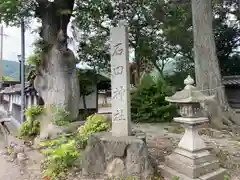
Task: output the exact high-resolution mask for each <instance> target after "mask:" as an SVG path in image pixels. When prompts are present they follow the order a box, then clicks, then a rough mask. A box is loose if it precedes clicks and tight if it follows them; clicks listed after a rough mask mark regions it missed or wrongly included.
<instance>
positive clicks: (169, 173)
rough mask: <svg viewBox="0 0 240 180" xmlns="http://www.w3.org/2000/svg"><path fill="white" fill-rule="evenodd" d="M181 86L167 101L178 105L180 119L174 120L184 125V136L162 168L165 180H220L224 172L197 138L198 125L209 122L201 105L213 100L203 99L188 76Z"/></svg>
mask: <svg viewBox="0 0 240 180" xmlns="http://www.w3.org/2000/svg"><path fill="white" fill-rule="evenodd" d="M184 84H185V85H186V86H185V88H184V89H183V90H182V91H178V92H176V93H175V94H174V95H173V96H171V97H166V101H168V102H171V103H176V104H177V105H179V107H180V108H179V114H180V115H181V117H176V118H174V121H176V122H179V123H181V124H183V126H184V128H185V133H184V135H183V137H182V139H181V141H180V142H179V144H178V147H177V148H176V149H175V150H174V151H173V153H172V154H171V155H169V156H167V157H166V158H165V163H164V164H163V165H161V170H162V175H163V177H164V178H165V179H168V180H171V179H172V178H174V177H178V178H179V180H223V179H224V173H225V169H222V168H220V167H219V162H218V160H217V159H216V157H215V156H214V155H212V154H211V153H210V152H209V151H208V149H207V147H206V145H205V143H204V141H203V140H202V138H201V136H200V135H199V134H198V129H199V127H200V125H202V124H204V123H206V122H208V118H207V117H204V115H203V113H202V112H203V110H202V108H201V103H202V102H203V101H205V100H207V99H212V98H214V96H205V95H204V94H203V93H202V92H201V91H199V90H198V89H197V88H196V87H194V86H193V84H194V80H193V79H192V78H191V77H190V76H188V77H187V78H186V79H185V80H184Z"/></svg>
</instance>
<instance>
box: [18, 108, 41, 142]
mask: <svg viewBox="0 0 240 180" xmlns="http://www.w3.org/2000/svg"><path fill="white" fill-rule="evenodd" d="M43 111H44V108H43V107H42V106H36V105H34V106H31V107H29V108H27V109H26V111H25V116H26V121H24V122H23V123H22V124H21V126H20V128H19V133H20V134H19V136H20V138H31V137H35V136H36V135H38V134H39V132H40V122H39V120H37V116H39V115H40V114H41V113H43Z"/></svg>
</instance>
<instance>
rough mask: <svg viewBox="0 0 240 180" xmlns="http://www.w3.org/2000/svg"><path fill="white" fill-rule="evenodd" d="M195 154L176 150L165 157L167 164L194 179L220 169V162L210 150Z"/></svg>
mask: <svg viewBox="0 0 240 180" xmlns="http://www.w3.org/2000/svg"><path fill="white" fill-rule="evenodd" d="M194 154H195V155H194ZM194 154H192V155H191V156H187V154H184V153H183V154H178V153H176V151H175V152H173V154H171V155H169V156H167V157H166V158H165V164H166V165H167V166H168V167H169V168H172V169H175V170H176V171H178V172H179V173H182V174H185V175H186V176H188V177H190V178H193V179H194V178H197V177H200V176H202V175H204V174H207V173H211V172H214V171H215V170H217V169H219V162H218V161H217V160H216V159H215V158H214V156H213V155H211V154H210V153H209V152H207V151H205V152H204V151H203V152H198V153H194Z"/></svg>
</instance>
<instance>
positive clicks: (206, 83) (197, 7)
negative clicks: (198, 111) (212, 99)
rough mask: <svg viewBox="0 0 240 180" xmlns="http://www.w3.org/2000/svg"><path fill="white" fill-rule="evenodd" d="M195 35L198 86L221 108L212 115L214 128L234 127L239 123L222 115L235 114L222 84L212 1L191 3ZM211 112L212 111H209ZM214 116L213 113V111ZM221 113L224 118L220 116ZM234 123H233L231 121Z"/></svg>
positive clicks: (194, 0)
mask: <svg viewBox="0 0 240 180" xmlns="http://www.w3.org/2000/svg"><path fill="white" fill-rule="evenodd" d="M192 17H193V34H194V61H195V73H196V84H197V87H198V88H199V89H200V90H203V93H205V94H206V95H213V94H214V95H215V96H216V100H217V102H218V103H216V104H215V105H212V106H213V107H214V106H215V108H217V106H218V107H219V105H220V107H221V108H220V109H219V108H218V109H215V110H214V112H215V113H217V114H218V115H212V117H211V118H212V119H211V120H212V121H214V122H213V123H214V125H216V126H218V127H219V128H223V127H224V125H223V124H227V125H232V123H238V124H239V122H238V121H236V120H234V118H229V117H230V116H231V117H232V115H230V116H228V117H226V116H225V115H223V113H221V112H223V111H226V112H227V111H228V112H231V114H232V113H233V111H232V110H231V109H230V108H229V104H228V101H227V97H226V94H225V89H224V86H223V84H222V78H221V74H220V68H219V62H218V59H217V54H216V45H215V40H214V34H213V26H212V21H213V14H212V1H211V0H192ZM210 109H211V108H210ZM210 113H213V112H210ZM219 113H220V114H221V115H219ZM230 120H231V121H230Z"/></svg>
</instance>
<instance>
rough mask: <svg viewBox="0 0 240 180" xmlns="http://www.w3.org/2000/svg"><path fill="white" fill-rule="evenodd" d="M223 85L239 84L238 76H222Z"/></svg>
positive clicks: (239, 78)
mask: <svg viewBox="0 0 240 180" xmlns="http://www.w3.org/2000/svg"><path fill="white" fill-rule="evenodd" d="M223 85H225V86H231V85H234V86H240V76H223Z"/></svg>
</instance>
